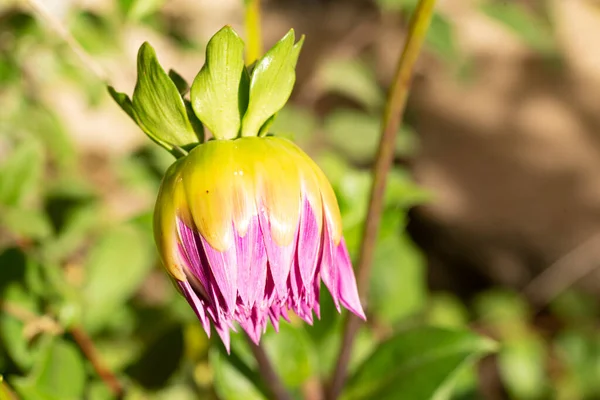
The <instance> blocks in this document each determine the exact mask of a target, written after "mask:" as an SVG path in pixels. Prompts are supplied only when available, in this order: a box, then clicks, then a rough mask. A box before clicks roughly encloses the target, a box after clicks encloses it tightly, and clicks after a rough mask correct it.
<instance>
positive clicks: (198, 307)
mask: <svg viewBox="0 0 600 400" xmlns="http://www.w3.org/2000/svg"><path fill="white" fill-rule="evenodd" d="M177 285H179V287H180V288H181V291H182V292H183V296H184V297H185V299H186V300H187V302H188V303H189V304H190V306H192V309H193V310H194V312H195V313H196V315H197V316H198V319H199V320H200V322H201V323H202V328H203V329H204V332H206V335H207V336H208V337H210V322H209V321H208V317H207V316H206V313H205V312H204V309H205V308H206V305H205V304H204V302H203V301H202V300H200V298H199V297H198V295H197V294H196V292H195V291H194V289H193V288H192V286H191V285H190V283H189V282H188V281H183V282H182V281H177Z"/></svg>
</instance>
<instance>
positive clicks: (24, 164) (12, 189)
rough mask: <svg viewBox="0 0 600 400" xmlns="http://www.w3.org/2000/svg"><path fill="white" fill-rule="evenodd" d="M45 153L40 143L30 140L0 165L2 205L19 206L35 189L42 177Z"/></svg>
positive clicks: (0, 201) (0, 202)
mask: <svg viewBox="0 0 600 400" xmlns="http://www.w3.org/2000/svg"><path fill="white" fill-rule="evenodd" d="M43 160H44V158H43V152H42V148H41V146H40V145H39V143H38V142H37V141H35V140H28V141H26V142H24V143H22V144H21V145H20V146H19V147H17V148H16V149H15V150H14V151H13V152H12V153H11V154H10V155H9V156H8V157H6V158H5V160H4V162H3V163H2V164H1V165H0V204H4V205H8V206H19V205H22V203H23V202H24V201H25V200H26V198H27V196H28V195H30V194H31V193H32V192H33V191H34V190H35V189H37V188H39V181H40V179H41V176H42V166H43Z"/></svg>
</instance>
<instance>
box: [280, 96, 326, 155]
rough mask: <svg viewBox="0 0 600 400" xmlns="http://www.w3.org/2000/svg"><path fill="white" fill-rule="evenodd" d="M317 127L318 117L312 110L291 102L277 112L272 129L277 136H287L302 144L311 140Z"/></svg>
mask: <svg viewBox="0 0 600 400" xmlns="http://www.w3.org/2000/svg"><path fill="white" fill-rule="evenodd" d="M316 129H317V119H316V117H315V116H314V115H313V114H312V113H311V112H310V111H307V110H304V109H301V108H298V107H294V106H293V105H291V104H288V105H286V106H285V107H283V108H282V109H281V110H280V111H279V112H278V113H277V118H275V121H274V122H273V125H271V131H272V132H274V133H275V134H276V135H277V136H281V137H286V138H288V139H290V140H292V141H293V142H295V143H297V144H299V145H300V146H302V145H305V144H306V143H308V142H309V140H310V139H311V138H312V137H313V136H314V133H315V130H316Z"/></svg>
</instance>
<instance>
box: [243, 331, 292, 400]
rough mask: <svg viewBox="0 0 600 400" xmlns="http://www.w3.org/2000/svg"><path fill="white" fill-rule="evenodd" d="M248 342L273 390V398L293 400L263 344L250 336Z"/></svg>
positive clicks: (266, 382)
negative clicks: (259, 343) (259, 344)
mask: <svg viewBox="0 0 600 400" xmlns="http://www.w3.org/2000/svg"><path fill="white" fill-rule="evenodd" d="M248 343H249V345H250V349H252V354H254V358H255V359H256V362H257V363H258V370H259V372H260V375H261V376H262V378H263V380H264V382H265V384H266V385H267V388H268V389H269V391H270V392H271V393H270V394H271V396H272V398H273V399H276V400H292V396H290V394H289V393H288V392H287V390H286V388H285V386H284V385H283V382H281V379H279V376H278V375H277V373H276V372H275V370H274V369H273V365H271V362H270V361H269V357H268V356H267V353H266V352H265V350H264V349H263V348H262V347H261V346H257V345H256V344H254V343H253V342H252V341H251V340H250V339H249V338H248Z"/></svg>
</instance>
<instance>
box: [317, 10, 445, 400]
mask: <svg viewBox="0 0 600 400" xmlns="http://www.w3.org/2000/svg"><path fill="white" fill-rule="evenodd" d="M434 6H435V0H419V3H418V5H417V8H416V9H415V11H414V13H413V15H412V18H411V21H410V26H409V31H408V37H407V38H406V43H405V44H404V49H403V51H402V54H401V56H400V59H399V60H398V65H397V69H396V75H395V76H394V81H393V82H392V86H391V88H390V91H389V94H388V98H387V102H386V105H385V109H384V113H383V121H382V130H383V132H382V135H381V139H380V140H379V148H378V150H377V158H376V160H375V165H374V166H373V182H372V186H371V195H370V200H369V208H368V211H367V217H366V220H365V226H364V231H363V238H362V243H361V247H360V256H359V259H358V265H357V284H358V292H359V295H360V298H361V301H362V303H363V304H365V305H366V299H367V294H368V287H369V276H370V273H371V266H372V264H373V254H374V252H375V244H376V240H377V234H378V232H379V225H380V222H381V213H382V211H383V202H384V194H385V186H386V180H387V175H388V172H389V171H390V169H391V166H392V162H393V160H394V149H395V148H396V146H395V143H396V133H397V132H398V127H399V126H400V123H401V122H402V116H403V114H404V109H405V107H406V100H407V98H408V92H409V89H410V82H411V78H412V75H413V70H414V66H415V63H416V61H417V58H418V56H419V53H420V51H421V47H422V44H423V41H424V40H425V35H426V33H427V29H428V28H429V23H430V21H431V17H432V15H433V9H434ZM360 326H361V320H360V319H359V318H357V317H356V316H354V315H352V314H349V316H348V319H347V320H346V321H345V325H344V334H343V338H342V345H341V348H340V353H339V355H338V359H337V362H336V367H335V370H334V373H333V377H332V380H331V382H330V386H329V390H328V392H327V396H326V398H327V399H329V400H335V399H337V397H338V396H339V395H340V393H341V391H342V388H343V386H344V383H345V380H346V373H347V367H348V362H349V360H350V355H351V353H352V345H353V343H354V338H355V337H356V334H357V332H358V329H359V328H360Z"/></svg>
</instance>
